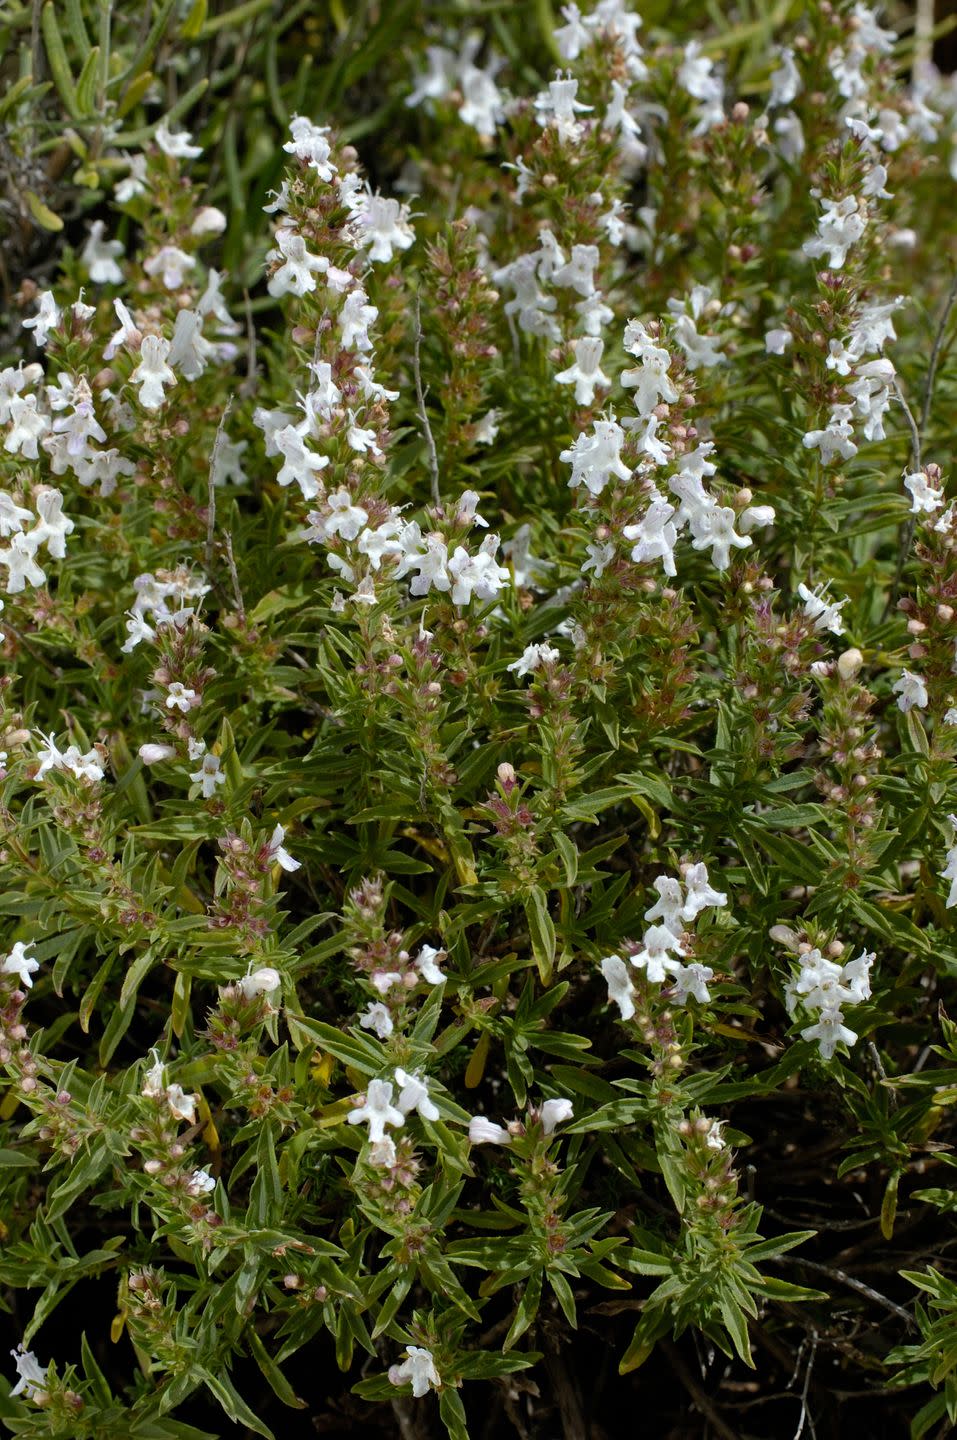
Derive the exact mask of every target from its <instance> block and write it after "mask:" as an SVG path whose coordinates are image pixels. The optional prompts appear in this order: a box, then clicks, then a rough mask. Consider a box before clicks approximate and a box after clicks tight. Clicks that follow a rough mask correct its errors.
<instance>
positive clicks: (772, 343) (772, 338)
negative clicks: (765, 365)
mask: <svg viewBox="0 0 957 1440" xmlns="http://www.w3.org/2000/svg"><path fill="white" fill-rule="evenodd" d="M793 341H794V336H793V335H792V333H791V331H790V330H788V329H787V328H786V326H784V325H779V326H777V327H776V328H774V329H771V330H766V331H765V332H764V348H765V350H766V351H767V353H768V354H769V355H783V354H784V352H785V350H787V348H788V346H789V345H791V344H792V343H793Z"/></svg>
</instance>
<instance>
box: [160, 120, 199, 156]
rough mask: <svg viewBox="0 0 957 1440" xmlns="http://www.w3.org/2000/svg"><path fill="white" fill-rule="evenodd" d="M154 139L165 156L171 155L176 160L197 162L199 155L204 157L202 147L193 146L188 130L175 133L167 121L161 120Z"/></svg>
mask: <svg viewBox="0 0 957 1440" xmlns="http://www.w3.org/2000/svg"><path fill="white" fill-rule="evenodd" d="M153 138H154V140H155V141H156V143H157V145H158V146H159V148H160V149H161V150H162V152H163V154H164V155H170V156H172V158H173V159H174V160H195V158H196V156H197V155H202V153H203V147H202V145H193V144H191V143H190V142H191V141H192V138H193V137H192V135H191V134H190V132H189V131H188V130H176V131H173V130H171V129H170V128H169V126H168V125H167V123H166V121H165V120H161V121H160V123H159V124H158V125H157V127H156V130H155V131H154V133H153Z"/></svg>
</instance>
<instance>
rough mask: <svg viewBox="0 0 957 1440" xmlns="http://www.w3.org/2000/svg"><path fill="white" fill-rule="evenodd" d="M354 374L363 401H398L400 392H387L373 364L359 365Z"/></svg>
mask: <svg viewBox="0 0 957 1440" xmlns="http://www.w3.org/2000/svg"><path fill="white" fill-rule="evenodd" d="M352 373H353V375H354V376H355V378H356V379H357V380H358V382H359V388H360V389H361V391H362V398H363V400H398V398H399V392H398V390H387V389H386V387H385V386H384V385H380V383H379V381H378V380H377V379H376V378H375V373H374V371H373V369H372V365H371V364H369V365H357V366H356V367H355V369H354V370H353V372H352Z"/></svg>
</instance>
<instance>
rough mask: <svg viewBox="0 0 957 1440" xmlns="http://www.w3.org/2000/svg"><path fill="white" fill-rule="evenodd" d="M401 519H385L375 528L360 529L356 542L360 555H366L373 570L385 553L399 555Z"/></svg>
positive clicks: (400, 548)
mask: <svg viewBox="0 0 957 1440" xmlns="http://www.w3.org/2000/svg"><path fill="white" fill-rule="evenodd" d="M401 533H402V522H401V520H398V519H396V520H385V521H383V523H382V524H381V525H379V526H378V527H377V528H376V529H375V530H369V529H365V530H363V531H362V533H361V535H360V536H359V539H358V542H357V548H358V550H359V553H360V554H361V555H368V557H369V563H370V565H371V566H372V568H373V570H378V569H379V567H380V566H381V564H382V561H383V560H384V559H385V558H386V556H387V555H401V554H402V553H403V551H402V541H401V540H400V539H399V536H400V535H401Z"/></svg>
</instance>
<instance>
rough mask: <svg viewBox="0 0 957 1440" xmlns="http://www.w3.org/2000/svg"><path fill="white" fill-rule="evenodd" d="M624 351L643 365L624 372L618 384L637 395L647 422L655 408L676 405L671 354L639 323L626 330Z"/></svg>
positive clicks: (637, 403) (637, 407) (633, 323)
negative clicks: (663, 405)
mask: <svg viewBox="0 0 957 1440" xmlns="http://www.w3.org/2000/svg"><path fill="white" fill-rule="evenodd" d="M624 343H625V349H626V350H628V351H629V352H630V353H631V354H632V355H634V356H635V357H636V358H637V359H638V360H640V362H641V364H640V365H638V366H635V367H634V368H633V369H631V370H623V371H622V372H621V374H620V375H619V377H618V378H619V380H620V381H621V383H622V385H623V386H624V387H625V388H626V389H634V391H635V409H636V410H637V411H638V414H639V415H640V416H641V417H642V418H643V419H647V418H648V416H649V415H650V414H651V412H652V410H654V408H655V406H656V405H659V404H661V403H662V401H663V402H664V403H665V404H666V405H673V404H674V403H675V401H676V400H677V399H678V392H677V390H676V389H675V387H674V384H673V383H672V380H671V378H670V376H669V375H668V371H669V370H670V368H671V356H670V355H669V353H668V351H667V350H665V349H664V348H663V347H662V346H661V345H658V344H657V343H656V342H655V340H654V339H653V338H652V336H651V335H649V333H648V331H647V330H646V329H645V327H644V326H643V325H642V324H641V322H640V321H639V320H629V322H628V324H627V325H626V326H625V342H624Z"/></svg>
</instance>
